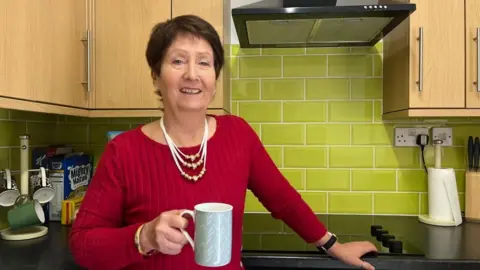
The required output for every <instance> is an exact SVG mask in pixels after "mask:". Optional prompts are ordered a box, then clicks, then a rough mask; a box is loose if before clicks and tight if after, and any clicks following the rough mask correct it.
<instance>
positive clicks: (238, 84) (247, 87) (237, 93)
mask: <svg viewBox="0 0 480 270" xmlns="http://www.w3.org/2000/svg"><path fill="white" fill-rule="evenodd" d="M258 99H260V80H259V79H238V80H232V100H258Z"/></svg>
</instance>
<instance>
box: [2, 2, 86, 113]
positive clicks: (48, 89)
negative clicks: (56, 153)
mask: <svg viewBox="0 0 480 270" xmlns="http://www.w3.org/2000/svg"><path fill="white" fill-rule="evenodd" d="M86 1H87V0H84V1H78V0H50V1H41V0H15V1H1V3H0V14H1V15H0V18H1V19H0V20H1V23H0V26H1V27H0V95H1V96H2V100H1V101H0V104H1V105H2V106H3V107H12V108H15V107H16V106H17V107H19V108H17V109H21V108H22V105H19V104H22V102H28V101H29V102H35V103H32V105H31V106H32V108H35V109H36V110H39V111H43V112H47V109H46V107H45V105H44V104H45V103H50V104H56V105H62V106H68V107H76V108H86V107H87V106H88V100H89V98H88V93H87V91H86V89H85V87H84V85H83V84H82V82H84V80H85V79H86V68H85V63H86V57H87V54H86V49H85V47H84V46H83V43H82V37H83V35H84V34H85V31H86V29H87V25H86V23H87V21H86V17H87V14H86V12H87V10H86V6H87V5H86V4H87V2H86ZM25 104H27V103H25ZM25 104H24V105H25ZM42 104H43V105H42ZM42 106H43V107H42ZM26 109H29V108H26ZM68 110H70V111H71V110H72V109H71V108H69V109H68ZM52 111H55V112H58V111H59V110H58V106H55V107H52Z"/></svg>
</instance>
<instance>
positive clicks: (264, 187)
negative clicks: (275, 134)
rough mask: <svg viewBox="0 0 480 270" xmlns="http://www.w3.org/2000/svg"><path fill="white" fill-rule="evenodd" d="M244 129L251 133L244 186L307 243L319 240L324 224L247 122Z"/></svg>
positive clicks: (324, 229) (325, 231) (323, 231)
mask: <svg viewBox="0 0 480 270" xmlns="http://www.w3.org/2000/svg"><path fill="white" fill-rule="evenodd" d="M245 123H246V122H245ZM246 125H248V123H246ZM248 129H249V131H248V132H249V133H250V134H251V136H249V137H250V138H251V140H249V141H250V144H251V145H250V147H251V154H250V179H249V184H248V188H249V189H250V190H251V191H252V193H253V194H254V195H255V196H256V197H257V198H258V200H259V201H260V202H261V203H262V205H263V206H264V207H265V208H266V209H267V210H268V211H270V212H271V214H272V216H273V217H274V218H277V219H281V220H283V221H284V222H285V223H286V224H287V225H288V226H289V227H290V228H291V229H292V230H294V231H295V232H296V233H297V234H298V235H299V236H300V237H302V238H303V239H304V240H305V241H306V242H307V243H313V242H315V241H318V240H320V239H321V238H322V237H323V236H324V235H325V234H326V233H327V229H326V227H325V226H324V225H323V223H321V222H320V220H319V219H318V218H317V216H316V215H315V213H314V212H313V211H312V209H311V208H310V207H309V206H308V204H307V203H306V202H305V201H304V200H303V199H302V197H301V195H300V194H299V193H298V192H297V191H296V190H295V188H294V187H293V186H292V185H291V184H290V183H289V182H288V180H287V179H286V178H285V177H284V176H283V174H282V173H281V172H280V170H279V169H278V168H277V166H276V165H275V163H274V162H273V160H272V159H271V158H270V156H269V154H268V152H267V151H266V149H265V147H264V146H263V144H262V142H261V141H260V139H259V138H258V136H257V134H256V133H255V131H253V129H251V127H250V126H249V125H248Z"/></svg>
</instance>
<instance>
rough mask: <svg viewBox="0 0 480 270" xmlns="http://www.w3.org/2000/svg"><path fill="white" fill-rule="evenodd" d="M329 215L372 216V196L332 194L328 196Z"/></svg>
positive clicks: (367, 194) (349, 193) (348, 193)
mask: <svg viewBox="0 0 480 270" xmlns="http://www.w3.org/2000/svg"><path fill="white" fill-rule="evenodd" d="M328 213H330V214H334V213H339V214H344V213H356V214H372V194H369V193H357V192H355V193H354V192H331V193H329V194H328Z"/></svg>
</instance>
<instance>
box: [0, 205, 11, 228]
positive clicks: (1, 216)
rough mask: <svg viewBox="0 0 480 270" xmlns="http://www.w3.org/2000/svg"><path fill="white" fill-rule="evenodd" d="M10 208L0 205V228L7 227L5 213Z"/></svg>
mask: <svg viewBox="0 0 480 270" xmlns="http://www.w3.org/2000/svg"><path fill="white" fill-rule="evenodd" d="M9 210H10V209H8V208H6V207H0V230H3V229H6V228H8V227H9V225H8V220H7V213H8V211H9Z"/></svg>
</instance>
